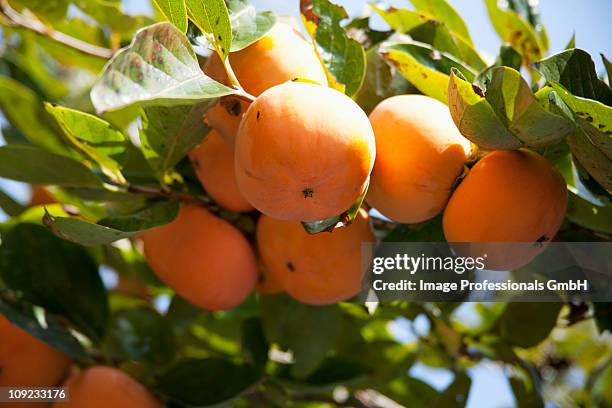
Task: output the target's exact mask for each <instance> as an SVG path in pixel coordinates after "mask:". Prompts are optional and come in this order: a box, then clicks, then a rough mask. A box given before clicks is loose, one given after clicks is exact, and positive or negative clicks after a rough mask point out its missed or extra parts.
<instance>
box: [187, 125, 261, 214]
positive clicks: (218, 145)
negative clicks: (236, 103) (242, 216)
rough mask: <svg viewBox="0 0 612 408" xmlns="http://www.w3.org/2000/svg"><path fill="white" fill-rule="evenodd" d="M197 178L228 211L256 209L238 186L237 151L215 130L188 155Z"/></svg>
mask: <svg viewBox="0 0 612 408" xmlns="http://www.w3.org/2000/svg"><path fill="white" fill-rule="evenodd" d="M189 158H190V159H191V162H192V163H193V167H194V168H195V172H196V175H197V176H198V179H199V180H200V183H202V186H203V187H204V189H206V191H207V192H208V194H209V195H210V196H211V197H212V199H213V200H215V201H216V202H217V203H218V204H219V205H221V206H222V207H225V208H227V209H228V210H232V211H237V212H243V211H251V210H252V209H253V206H252V205H251V204H249V202H248V201H247V200H246V199H245V198H244V197H243V196H242V193H241V192H240V190H238V186H237V185H236V173H235V171H234V149H232V148H231V147H230V146H229V145H228V144H227V143H226V142H225V141H224V140H223V139H222V138H221V135H219V132H217V131H216V130H215V129H212V130H211V131H210V133H209V134H208V135H207V136H206V137H205V138H204V140H203V141H202V143H200V145H199V146H197V147H196V148H195V149H193V150H192V151H191V152H190V153H189Z"/></svg>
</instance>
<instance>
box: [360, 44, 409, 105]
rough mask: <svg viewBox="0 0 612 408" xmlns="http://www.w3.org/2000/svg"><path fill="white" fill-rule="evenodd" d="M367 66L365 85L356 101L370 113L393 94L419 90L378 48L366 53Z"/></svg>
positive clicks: (362, 86)
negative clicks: (392, 66)
mask: <svg viewBox="0 0 612 408" xmlns="http://www.w3.org/2000/svg"><path fill="white" fill-rule="evenodd" d="M366 57H367V68H366V75H365V79H364V81H363V85H361V88H360V89H359V92H357V94H355V96H354V98H355V102H357V104H358V105H359V106H361V108H362V109H363V110H364V112H366V113H367V114H369V113H370V112H371V111H372V110H373V109H374V108H375V107H376V105H378V104H379V103H380V102H381V101H383V100H384V99H387V98H389V97H391V96H393V95H402V94H408V93H415V92H417V90H416V88H414V86H412V84H410V83H409V82H408V81H407V80H406V79H405V78H404V77H403V76H402V75H401V74H399V73H397V72H394V71H392V70H391V67H390V66H389V64H387V62H386V61H385V59H384V58H383V57H382V56H381V55H380V53H378V51H377V50H376V49H374V48H373V49H371V50H369V51H368V52H367V53H366Z"/></svg>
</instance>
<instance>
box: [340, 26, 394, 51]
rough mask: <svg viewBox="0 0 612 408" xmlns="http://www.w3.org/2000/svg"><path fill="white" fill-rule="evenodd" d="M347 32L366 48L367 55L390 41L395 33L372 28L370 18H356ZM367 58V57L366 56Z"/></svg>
mask: <svg viewBox="0 0 612 408" xmlns="http://www.w3.org/2000/svg"><path fill="white" fill-rule="evenodd" d="M345 28H346V32H347V34H348V35H349V36H350V37H351V38H354V39H356V40H357V41H359V43H360V44H361V45H362V46H363V47H364V48H365V50H366V54H368V51H373V49H374V48H376V46H377V45H379V44H380V43H381V42H383V41H385V40H386V39H388V38H389V37H390V36H391V35H392V34H393V31H391V30H388V31H379V30H375V29H373V28H372V27H371V26H370V17H369V16H367V17H356V18H354V19H352V20H351V21H350V22H349V23H348V24H347V25H346V26H345ZM366 58H367V55H366Z"/></svg>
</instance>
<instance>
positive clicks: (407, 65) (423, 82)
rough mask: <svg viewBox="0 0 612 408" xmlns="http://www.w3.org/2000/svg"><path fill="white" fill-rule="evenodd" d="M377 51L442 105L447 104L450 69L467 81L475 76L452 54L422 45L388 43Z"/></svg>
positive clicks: (423, 91) (420, 89)
mask: <svg viewBox="0 0 612 408" xmlns="http://www.w3.org/2000/svg"><path fill="white" fill-rule="evenodd" d="M381 53H382V55H383V56H384V57H385V58H387V60H389V61H390V62H391V64H393V65H394V66H395V67H396V68H397V69H398V71H399V72H400V73H401V74H402V75H403V76H404V77H405V78H406V79H407V80H408V81H410V83H412V84H413V85H414V86H415V87H417V88H418V90H419V91H421V92H422V93H424V94H425V95H428V96H431V97H432V98H435V99H437V100H439V101H441V102H443V103H445V104H446V103H448V81H449V75H450V73H451V69H452V68H455V69H457V70H458V71H459V72H461V73H462V74H463V75H464V77H465V78H467V79H468V80H469V81H473V80H474V78H475V76H476V75H475V73H474V72H473V71H472V70H471V69H469V68H467V67H465V66H464V65H462V64H461V62H459V61H457V60H456V59H454V58H453V57H452V56H450V55H446V54H444V53H440V52H438V51H436V50H434V49H432V48H431V47H429V46H427V45H425V44H420V43H416V42H414V43H408V44H392V45H388V46H385V47H383V48H382V49H381Z"/></svg>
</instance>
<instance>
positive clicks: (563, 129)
mask: <svg viewBox="0 0 612 408" xmlns="http://www.w3.org/2000/svg"><path fill="white" fill-rule="evenodd" d="M485 98H486V99H487V101H488V102H489V103H490V104H491V106H492V108H493V110H494V111H495V112H496V113H497V115H498V116H499V117H500V118H501V119H502V121H504V123H505V124H506V126H507V128H508V130H509V131H510V132H511V133H512V134H513V135H514V136H515V137H516V138H517V139H519V140H520V141H521V142H522V143H523V144H525V145H526V146H529V147H538V146H545V145H548V144H553V143H555V142H557V141H559V140H561V139H563V138H565V137H566V136H568V135H569V134H570V133H571V132H573V130H574V126H573V124H572V123H571V122H570V121H568V120H567V119H565V118H564V117H562V116H559V115H555V114H554V113H551V112H548V111H547V110H545V109H544V108H543V107H542V106H541V105H540V104H539V102H538V101H537V99H536V98H535V96H534V94H533V92H532V91H531V88H530V87H529V85H528V84H527V82H525V80H524V79H523V78H522V77H521V74H520V73H519V72H518V71H516V70H514V69H512V68H508V67H497V68H494V69H493V75H492V77H491V83H490V84H489V86H488V87H487V93H486V95H485Z"/></svg>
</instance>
